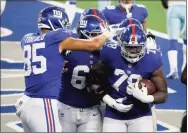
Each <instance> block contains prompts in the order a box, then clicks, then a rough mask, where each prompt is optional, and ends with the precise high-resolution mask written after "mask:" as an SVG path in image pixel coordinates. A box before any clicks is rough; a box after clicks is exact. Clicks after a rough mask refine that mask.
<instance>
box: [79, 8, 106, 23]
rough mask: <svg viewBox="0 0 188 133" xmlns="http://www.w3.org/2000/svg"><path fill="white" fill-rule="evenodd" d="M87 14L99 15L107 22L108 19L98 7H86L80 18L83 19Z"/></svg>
mask: <svg viewBox="0 0 188 133" xmlns="http://www.w3.org/2000/svg"><path fill="white" fill-rule="evenodd" d="M86 15H95V16H98V17H100V18H101V19H102V20H103V21H104V23H107V20H106V18H105V16H104V14H103V13H102V12H101V11H100V10H98V9H96V8H88V9H86V10H85V11H84V12H83V13H82V14H81V16H80V19H82V18H83V17H84V16H86Z"/></svg>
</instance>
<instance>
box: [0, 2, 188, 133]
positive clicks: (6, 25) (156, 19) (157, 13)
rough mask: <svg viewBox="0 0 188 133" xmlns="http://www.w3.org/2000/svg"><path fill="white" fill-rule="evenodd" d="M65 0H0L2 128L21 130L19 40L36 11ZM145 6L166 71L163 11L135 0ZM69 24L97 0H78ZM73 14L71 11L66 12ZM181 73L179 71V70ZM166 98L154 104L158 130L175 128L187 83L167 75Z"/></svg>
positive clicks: (33, 29)
mask: <svg viewBox="0 0 188 133" xmlns="http://www.w3.org/2000/svg"><path fill="white" fill-rule="evenodd" d="M64 3H65V1H42V2H41V1H20V0H14V1H3V3H2V1H1V6H3V5H4V6H3V7H1V10H3V9H4V10H3V12H1V132H15V131H17V132H22V131H23V130H22V126H21V123H20V121H19V119H18V118H17V117H16V116H15V108H14V103H15V101H16V99H17V98H18V97H20V96H21V95H22V94H23V91H24V79H23V71H22V68H23V58H22V51H21V47H20V43H19V42H20V40H21V38H22V37H23V36H24V34H26V33H28V32H38V29H37V14H38V12H39V11H40V10H41V9H42V8H44V7H46V6H49V5H56V6H63V7H65V8H68V7H67V5H66V6H65V4H64ZM117 3H118V2H117V1H113V4H112V5H114V4H117ZM136 3H137V4H143V5H145V6H146V7H147V9H148V13H149V16H148V28H149V29H152V31H153V33H154V34H155V35H156V36H157V40H156V41H157V43H158V44H159V45H160V47H161V50H162V54H163V63H164V65H163V69H164V72H165V74H167V73H168V72H169V64H168V58H167V49H168V47H169V44H168V42H169V41H168V36H167V35H166V34H165V33H166V13H165V12H166V11H165V10H164V9H163V7H162V5H161V1H159V0H156V1H154V0H145V1H144V0H142V1H139V0H137V1H136ZM77 7H79V9H77V10H76V14H75V15H73V16H74V18H71V19H72V20H73V22H72V24H73V27H74V26H75V25H76V23H77V21H78V19H79V16H80V13H81V12H82V11H83V10H82V9H86V8H91V7H95V8H97V1H96V0H92V1H90V0H88V1H86V0H84V1H81V0H79V1H78V2H77ZM67 13H68V15H70V16H71V15H72V14H71V13H72V12H67ZM181 47H182V45H181V44H180V45H179V47H178V50H179V51H178V52H179V55H178V64H179V66H178V69H179V72H181V64H182V51H181ZM179 74H181V73H179ZM168 87H169V88H168V90H169V98H168V101H167V102H166V103H165V104H162V105H158V106H157V122H158V126H157V128H158V131H162V132H164V131H178V129H179V127H180V124H181V123H180V121H181V119H182V114H183V112H184V111H185V110H186V108H187V107H186V94H187V92H186V86H185V85H183V84H182V83H181V82H180V80H171V79H168Z"/></svg>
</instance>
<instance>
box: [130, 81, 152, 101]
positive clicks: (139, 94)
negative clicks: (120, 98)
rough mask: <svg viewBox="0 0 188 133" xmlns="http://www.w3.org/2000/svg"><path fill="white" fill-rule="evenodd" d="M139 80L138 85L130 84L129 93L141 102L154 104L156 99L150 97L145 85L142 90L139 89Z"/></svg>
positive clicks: (142, 85)
mask: <svg viewBox="0 0 188 133" xmlns="http://www.w3.org/2000/svg"><path fill="white" fill-rule="evenodd" d="M138 84H139V80H138V81H137V82H136V83H133V84H129V85H128V86H127V93H128V94H129V95H133V97H135V98H136V99H138V100H140V101H141V102H143V103H152V102H153V101H154V97H153V96H152V95H148V91H147V87H146V85H145V84H144V83H141V88H139V87H138Z"/></svg>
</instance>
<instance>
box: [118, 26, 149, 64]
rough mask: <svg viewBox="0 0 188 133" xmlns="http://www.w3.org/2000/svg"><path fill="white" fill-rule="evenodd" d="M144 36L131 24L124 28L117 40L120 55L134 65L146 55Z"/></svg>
mask: <svg viewBox="0 0 188 133" xmlns="http://www.w3.org/2000/svg"><path fill="white" fill-rule="evenodd" d="M146 40H147V37H146V34H145V32H144V30H143V29H141V28H140V27H139V26H138V25H135V24H132V25H129V26H127V28H124V29H123V31H122V32H121V33H120V37H119V38H118V41H119V44H120V47H121V55H122V56H123V57H124V58H125V59H126V60H127V61H128V62H130V63H135V62H137V61H139V60H140V59H141V58H142V57H144V55H145V53H146Z"/></svg>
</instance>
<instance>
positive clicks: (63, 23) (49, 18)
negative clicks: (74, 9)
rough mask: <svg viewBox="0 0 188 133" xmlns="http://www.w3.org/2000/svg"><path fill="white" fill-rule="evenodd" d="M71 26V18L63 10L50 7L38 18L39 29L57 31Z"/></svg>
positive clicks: (41, 12)
mask: <svg viewBox="0 0 188 133" xmlns="http://www.w3.org/2000/svg"><path fill="white" fill-rule="evenodd" d="M68 25H69V18H68V15H67V13H66V12H65V10H64V9H63V8H60V7H56V6H49V7H47V8H44V9H43V10H41V11H40V13H39V16H38V28H39V29H49V30H56V29H58V28H65V27H67V26H68Z"/></svg>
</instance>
